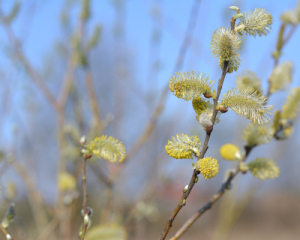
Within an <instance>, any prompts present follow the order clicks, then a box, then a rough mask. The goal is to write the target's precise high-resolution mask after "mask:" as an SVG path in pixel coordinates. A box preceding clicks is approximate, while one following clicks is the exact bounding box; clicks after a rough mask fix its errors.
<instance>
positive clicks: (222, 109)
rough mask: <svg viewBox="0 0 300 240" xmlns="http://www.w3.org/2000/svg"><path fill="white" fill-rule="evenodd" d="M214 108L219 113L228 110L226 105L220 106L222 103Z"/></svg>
mask: <svg viewBox="0 0 300 240" xmlns="http://www.w3.org/2000/svg"><path fill="white" fill-rule="evenodd" d="M216 110H218V111H220V112H221V113H226V112H228V109H227V108H226V107H224V106H222V105H220V106H218V107H217V108H216Z"/></svg>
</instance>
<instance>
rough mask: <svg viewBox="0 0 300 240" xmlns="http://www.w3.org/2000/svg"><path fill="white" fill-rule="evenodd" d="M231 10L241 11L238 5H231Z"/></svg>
mask: <svg viewBox="0 0 300 240" xmlns="http://www.w3.org/2000/svg"><path fill="white" fill-rule="evenodd" d="M229 8H230V9H231V10H234V11H239V10H240V9H239V8H238V7H236V6H231V7H229Z"/></svg>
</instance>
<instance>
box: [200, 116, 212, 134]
mask: <svg viewBox="0 0 300 240" xmlns="http://www.w3.org/2000/svg"><path fill="white" fill-rule="evenodd" d="M199 123H200V125H201V127H202V129H203V130H204V131H207V132H208V131H212V128H213V124H212V122H211V117H210V116H209V115H208V114H206V113H202V114H201V115H200V117H199Z"/></svg>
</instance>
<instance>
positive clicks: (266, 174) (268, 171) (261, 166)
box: [248, 158, 279, 180]
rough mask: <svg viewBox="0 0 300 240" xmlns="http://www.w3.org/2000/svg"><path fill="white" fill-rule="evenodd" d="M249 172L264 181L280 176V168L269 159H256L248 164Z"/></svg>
mask: <svg viewBox="0 0 300 240" xmlns="http://www.w3.org/2000/svg"><path fill="white" fill-rule="evenodd" d="M248 167H249V171H250V172H251V173H252V175H253V176H254V177H257V178H260V179H261V180H264V179H266V178H276V177H278V176H279V168H278V166H277V165H276V163H275V162H274V161H273V160H271V159H268V158H256V159H255V160H253V161H251V162H249V163H248Z"/></svg>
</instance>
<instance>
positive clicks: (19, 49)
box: [0, 9, 57, 109]
mask: <svg viewBox="0 0 300 240" xmlns="http://www.w3.org/2000/svg"><path fill="white" fill-rule="evenodd" d="M0 18H1V21H2V25H3V27H4V30H5V32H6V34H7V36H8V39H9V41H10V43H11V44H12V45H13V47H14V50H15V52H16V55H17V57H18V58H19V60H20V61H21V62H22V64H23V65H24V67H25V69H26V71H27V72H28V74H29V76H30V77H31V79H32V80H33V82H34V83H35V84H36V85H37V87H38V88H39V89H40V90H41V92H42V93H43V95H44V96H45V98H46V99H47V100H48V101H49V103H50V104H51V105H52V106H53V107H54V108H55V109H56V108H57V102H56V99H55V97H54V96H53V94H52V93H51V92H50V90H49V88H48V87H47V85H46V84H45V81H44V80H43V78H42V77H41V76H40V74H39V73H38V72H37V71H35V70H34V68H33V67H32V65H31V63H30V62H29V60H28V59H27V57H26V56H25V55H24V53H23V50H22V45H21V42H20V41H19V39H18V38H17V37H16V35H15V34H14V32H13V31H12V29H11V26H10V25H9V24H7V23H6V22H5V21H3V18H4V14H3V12H2V10H1V9H0Z"/></svg>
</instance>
